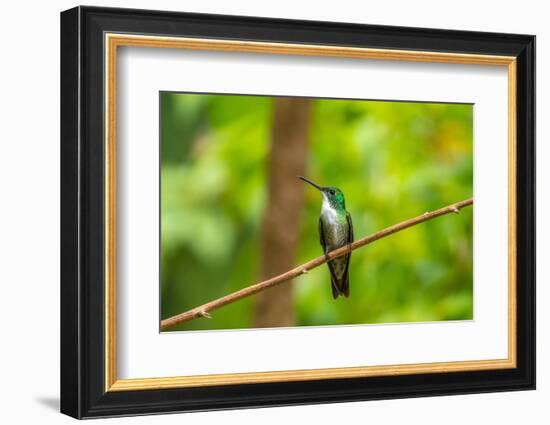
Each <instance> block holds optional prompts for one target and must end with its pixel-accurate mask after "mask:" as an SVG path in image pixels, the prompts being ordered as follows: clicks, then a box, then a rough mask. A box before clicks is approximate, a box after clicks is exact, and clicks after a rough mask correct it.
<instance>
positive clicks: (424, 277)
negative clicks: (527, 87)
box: [160, 92, 473, 331]
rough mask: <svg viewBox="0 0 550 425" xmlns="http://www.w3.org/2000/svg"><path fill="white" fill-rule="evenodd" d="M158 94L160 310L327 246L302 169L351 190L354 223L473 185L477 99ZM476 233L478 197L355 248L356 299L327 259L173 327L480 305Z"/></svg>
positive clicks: (389, 315) (364, 316) (406, 316)
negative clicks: (333, 279)
mask: <svg viewBox="0 0 550 425" xmlns="http://www.w3.org/2000/svg"><path fill="white" fill-rule="evenodd" d="M160 101H161V114H160V115H161V199H160V203H161V207H160V210H161V288H160V290H161V318H167V317H169V316H172V315H174V314H177V313H180V312H182V311H184V310H188V309H190V308H193V307H196V306H198V305H200V304H202V303H205V302H207V301H210V300H212V299H215V298H218V297H220V296H223V295H226V294H228V293H230V292H233V291H236V290H238V289H241V288H243V287H245V286H248V285H250V284H252V283H255V282H257V281H258V280H259V279H262V278H267V277H270V276H272V275H274V274H278V273H280V272H284V271H286V270H287V269H289V268H290V267H291V266H292V265H296V264H300V263H303V262H306V261H308V260H309V259H312V258H314V257H317V256H319V255H321V254H322V251H321V247H320V245H319V236H318V233H317V224H318V217H319V212H320V206H321V197H320V194H319V192H318V191H316V190H315V189H314V188H312V187H310V186H309V185H305V184H304V183H303V182H301V181H300V180H298V179H297V178H296V174H297V173H300V171H303V173H304V175H306V176H308V177H309V178H311V179H312V180H314V181H316V182H317V183H319V184H321V185H327V186H337V187H339V188H340V189H341V190H342V191H343V192H344V194H345V197H346V208H347V210H348V211H349V212H350V213H351V214H352V217H353V223H354V229H355V238H356V239H358V238H360V237H362V236H365V235H367V234H369V233H372V232H375V231H377V230H380V229H382V228H384V227H387V226H389V225H392V224H395V223H397V222H400V221H403V220H405V219H407V218H410V217H413V216H416V215H418V214H421V213H423V212H425V211H429V210H433V209H437V208H440V207H442V206H445V205H447V204H450V203H453V202H456V201H460V200H462V199H466V198H469V197H471V196H473V129H472V125H473V119H472V118H473V108H472V105H463V104H436V103H414V102H391V101H365V100H338V99H303V98H276V97H267V96H239V95H208V94H187V93H170V92H163V93H161V95H160ZM300 174H301V173H300ZM472 239H473V227H472V208H466V209H464V210H462V211H461V213H460V214H457V215H455V214H452V215H446V216H443V217H440V218H437V219H434V220H431V221H428V222H426V223H423V224H420V225H417V226H414V227H412V228H410V229H407V230H405V231H403V232H400V233H398V234H395V235H393V236H390V237H388V238H384V239H382V240H380V241H377V242H375V243H373V244H372V245H368V246H366V247H363V248H361V249H359V250H356V251H354V252H353V254H352V257H351V266H350V287H351V295H350V298H348V299H345V298H339V299H337V300H333V299H332V296H331V290H330V276H329V272H328V269H327V267H326V266H325V265H323V266H321V267H319V268H317V269H314V270H312V271H310V272H309V273H308V274H306V275H303V276H301V277H299V278H298V279H295V280H294V281H292V282H291V283H285V284H283V285H282V287H280V288H278V289H277V290H273V291H265V292H264V293H262V294H261V295H257V296H253V297H250V298H246V299H243V300H240V301H238V302H236V303H234V304H231V305H228V306H225V307H222V308H220V309H218V310H215V311H214V312H213V313H212V316H213V317H212V319H205V318H201V319H197V320H193V321H190V322H187V323H184V324H180V325H178V326H175V327H173V328H171V329H170V330H171V331H174V330H192V329H235V328H250V327H267V326H293V325H297V326H304V325H341V324H360V323H390V322H412V321H440V320H466V319H472V318H473V275H472V267H473V264H472V260H473V258H472Z"/></svg>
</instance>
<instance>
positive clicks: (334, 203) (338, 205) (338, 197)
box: [298, 176, 346, 210]
mask: <svg viewBox="0 0 550 425" xmlns="http://www.w3.org/2000/svg"><path fill="white" fill-rule="evenodd" d="M298 178H299V179H300V180H303V181H305V182H306V183H309V184H310V185H312V186H313V187H315V188H316V189H317V190H319V191H320V192H321V194H322V195H323V198H324V200H325V201H326V202H328V204H329V205H330V206H331V207H332V208H334V209H337V210H345V209H346V201H345V199H344V194H343V193H342V191H341V190H340V189H338V188H337V187H331V186H326V187H324V186H319V185H318V184H317V183H314V182H312V181H311V180H310V179H308V178H306V177H304V176H298Z"/></svg>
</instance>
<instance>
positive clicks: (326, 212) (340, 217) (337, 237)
mask: <svg viewBox="0 0 550 425" xmlns="http://www.w3.org/2000/svg"><path fill="white" fill-rule="evenodd" d="M298 178H299V179H301V180H303V181H305V182H306V183H309V184H310V185H312V186H313V187H315V188H316V189H317V190H319V191H320V192H321V195H322V196H323V204H322V206H321V216H320V217H319V239H320V242H321V246H322V248H323V252H324V254H325V257H326V256H327V254H328V253H329V252H330V251H334V250H335V249H337V248H340V247H342V246H345V245H350V244H351V243H352V242H353V223H352V221H351V214H350V213H349V212H347V211H346V202H345V200H344V194H343V193H342V191H341V190H340V189H338V188H337V187H323V186H319V185H318V184H317V183H314V182H312V181H311V180H309V179H307V178H305V177H303V176H298ZM350 257H351V252H350V253H349V254H346V255H342V256H341V257H338V258H335V259H333V260H330V261H328V262H327V264H328V268H329V271H330V281H331V288H332V297H333V298H334V299H336V298H338V296H340V295H343V296H345V297H346V298H347V297H349V262H350Z"/></svg>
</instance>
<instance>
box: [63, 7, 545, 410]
mask: <svg viewBox="0 0 550 425" xmlns="http://www.w3.org/2000/svg"><path fill="white" fill-rule="evenodd" d="M534 61H535V38H534V36H530V35H518V34H495V33H479V32H466V31H450V30H435V29H419V28H403V27H389V26H369V25H355V24H341V23H328V22H312V21H293V20H279V19H265V18H251V17H246V18H245V17H237V16H219V15H200V14H187V13H176V12H161V11H144V10H129V9H109V8H94V7H77V8H74V9H71V10H68V11H65V12H63V13H62V14H61V72H62V73H61V104H62V107H61V116H62V123H61V164H62V165H61V167H62V169H61V195H62V205H61V212H62V217H61V222H62V229H61V249H62V253H61V254H62V276H61V411H62V412H63V413H65V414H68V415H71V416H73V417H76V418H91V417H103V416H120V415H135V414H147V413H163V412H177V411H181V412H184V411H196V410H210V409H225V408H241V407H253V406H273V405H289V404H306V403H324V402H338V401H352V400H369V399H382V398H398V397H412V396H428V395H443V394H462V393H475V392H488V391H509V390H521V389H533V388H534V387H535V303H534V302H535V220H534V214H535V213H534V211H535V182H534V176H535V172H534V164H535V157H534V155H535V153H534V145H535V135H534V122H535V121H534V120H535V110H534V105H535V103H534V97H535V86H534V84H535V79H534V78H535V75H534V69H535V64H534Z"/></svg>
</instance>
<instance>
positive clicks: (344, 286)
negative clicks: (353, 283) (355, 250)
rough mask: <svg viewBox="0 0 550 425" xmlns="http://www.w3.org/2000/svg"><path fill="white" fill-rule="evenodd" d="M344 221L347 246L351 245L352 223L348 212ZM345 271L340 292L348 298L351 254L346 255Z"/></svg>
mask: <svg viewBox="0 0 550 425" xmlns="http://www.w3.org/2000/svg"><path fill="white" fill-rule="evenodd" d="M346 220H347V222H348V240H347V242H348V244H351V243H352V242H353V221H352V220H351V214H350V213H349V212H346ZM345 257H346V271H345V272H344V276H343V277H342V284H341V287H340V289H341V291H342V293H343V294H344V296H345V297H346V298H347V297H349V262H350V259H351V252H350V253H349V254H346V256H345Z"/></svg>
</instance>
